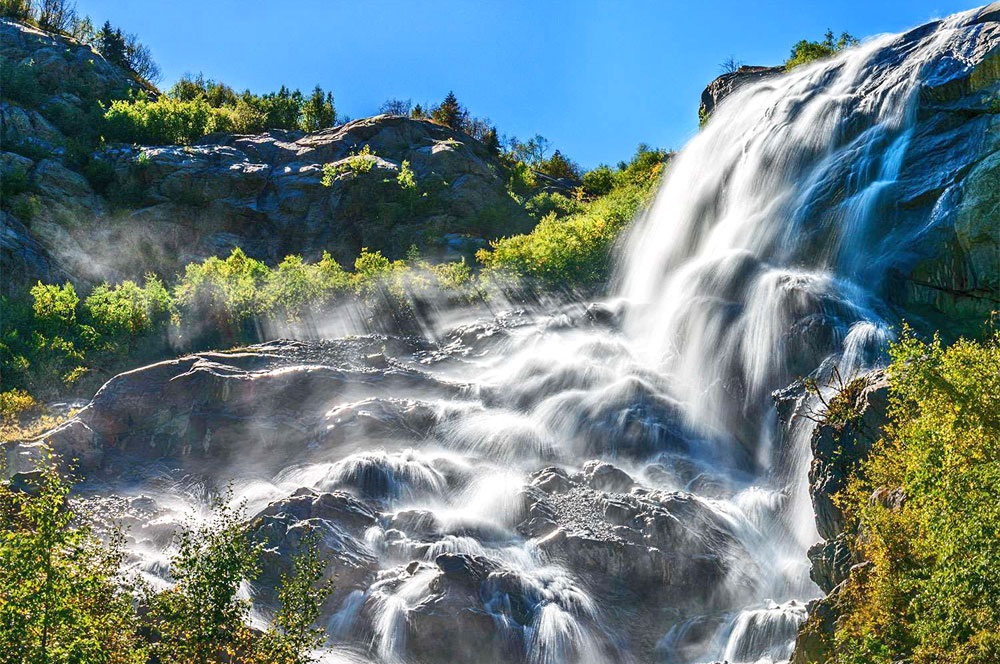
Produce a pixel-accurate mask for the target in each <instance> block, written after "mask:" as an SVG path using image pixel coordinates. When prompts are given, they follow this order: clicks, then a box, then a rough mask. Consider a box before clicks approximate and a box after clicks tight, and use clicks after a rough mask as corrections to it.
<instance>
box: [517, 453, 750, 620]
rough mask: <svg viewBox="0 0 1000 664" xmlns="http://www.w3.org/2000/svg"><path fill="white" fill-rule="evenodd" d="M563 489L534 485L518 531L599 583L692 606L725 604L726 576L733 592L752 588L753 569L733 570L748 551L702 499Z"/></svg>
mask: <svg viewBox="0 0 1000 664" xmlns="http://www.w3.org/2000/svg"><path fill="white" fill-rule="evenodd" d="M543 476H544V475H543ZM550 476H551V477H557V476H558V475H556V474H555V473H552V474H551V475H550ZM619 479H620V477H619ZM559 485H560V486H554V487H553V488H552V489H550V490H546V489H545V488H543V486H541V485H537V484H536V485H535V486H533V487H530V490H529V491H528V492H526V493H525V494H524V496H525V499H526V501H527V502H528V503H529V505H528V508H527V516H526V518H525V519H524V521H522V522H521V524H520V525H519V526H518V529H519V531H520V532H522V534H524V535H525V536H528V537H535V538H538V546H539V548H540V549H542V550H543V551H545V552H546V553H547V554H549V555H550V556H553V557H554V558H555V559H557V560H563V561H565V563H566V564H567V565H568V566H569V567H570V568H571V569H573V570H575V571H577V572H580V573H584V574H588V575H591V576H592V578H594V579H596V580H597V581H596V582H597V583H613V584H617V586H618V587H620V588H625V589H627V590H628V591H629V592H632V593H635V594H636V595H639V596H640V597H649V598H657V601H664V602H669V601H677V600H679V599H680V598H683V601H684V603H685V606H697V605H704V606H708V605H712V604H713V603H715V602H718V601H725V599H724V598H722V597H720V591H719V588H720V582H721V579H722V578H724V577H726V576H727V575H728V576H729V578H730V581H731V584H730V585H729V587H730V588H732V589H733V592H736V593H741V592H746V591H748V590H750V589H751V588H752V586H753V580H752V571H751V570H749V569H746V570H743V569H737V568H736V567H735V566H733V565H732V562H733V561H736V560H739V561H743V562H745V561H746V560H748V559H749V554H747V552H746V551H744V550H743V548H742V545H741V544H740V543H739V541H738V540H737V538H736V537H735V535H734V534H733V533H732V532H730V530H729V526H728V524H727V522H726V521H725V520H724V519H723V518H722V517H720V516H719V515H717V514H716V513H714V512H713V511H712V509H711V508H710V507H709V506H708V505H707V504H706V503H704V502H702V501H700V500H699V499H697V498H695V497H693V496H691V495H689V494H684V493H669V492H661V491H653V490H648V489H633V490H632V492H631V493H607V492H604V491H597V490H594V489H591V488H588V487H585V486H581V485H575V486H573V485H568V488H566V487H567V485H566V484H565V483H563V482H560V483H559ZM745 573H746V574H745ZM612 580H613V582H612ZM721 594H725V591H722V592H721ZM729 599H731V598H729Z"/></svg>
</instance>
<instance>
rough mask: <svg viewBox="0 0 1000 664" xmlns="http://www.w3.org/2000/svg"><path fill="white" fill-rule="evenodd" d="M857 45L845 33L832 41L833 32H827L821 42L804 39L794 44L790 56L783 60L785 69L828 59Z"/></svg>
mask: <svg viewBox="0 0 1000 664" xmlns="http://www.w3.org/2000/svg"><path fill="white" fill-rule="evenodd" d="M857 43H858V40H857V39H855V38H854V37H852V36H851V35H849V34H848V33H846V32H842V33H840V38H839V39H837V40H836V41H834V37H833V32H832V31H830V30H827V31H826V35H825V36H824V39H823V41H821V42H811V41H808V40H806V39H803V40H801V41H799V42H796V44H795V46H793V47H792V52H791V55H789V56H788V59H787V60H785V69H786V70H790V69H794V68H795V67H798V66H799V65H804V64H808V63H810V62H815V61H816V60H822V59H823V58H828V57H830V56H832V55H834V54H836V53H838V52H840V51H842V50H844V49H845V48H848V47H850V46H855V45H857Z"/></svg>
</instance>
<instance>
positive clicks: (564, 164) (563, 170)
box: [535, 150, 580, 180]
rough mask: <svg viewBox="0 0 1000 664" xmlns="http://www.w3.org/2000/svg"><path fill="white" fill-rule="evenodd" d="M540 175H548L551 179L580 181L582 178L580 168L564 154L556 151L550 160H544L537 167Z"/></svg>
mask: <svg viewBox="0 0 1000 664" xmlns="http://www.w3.org/2000/svg"><path fill="white" fill-rule="evenodd" d="M535 170H537V171H538V172H539V173H543V174H545V175H548V176H549V177H550V178H557V179H569V180H578V179H579V178H580V167H579V166H578V165H577V164H576V163H574V162H573V161H570V160H569V159H567V158H566V157H565V156H564V155H563V153H562V152H560V151H559V150H556V151H555V152H553V153H552V156H551V157H549V158H548V159H542V160H541V161H539V162H538V164H537V165H536V166H535Z"/></svg>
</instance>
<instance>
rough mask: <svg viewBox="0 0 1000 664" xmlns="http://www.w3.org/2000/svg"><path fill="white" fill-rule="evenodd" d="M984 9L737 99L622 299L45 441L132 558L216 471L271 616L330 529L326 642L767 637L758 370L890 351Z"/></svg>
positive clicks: (797, 600) (765, 646) (764, 644)
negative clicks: (905, 270) (904, 273)
mask: <svg viewBox="0 0 1000 664" xmlns="http://www.w3.org/2000/svg"><path fill="white" fill-rule="evenodd" d="M974 16H975V13H974V12H972V13H968V14H965V15H960V16H957V17H953V18H951V19H948V20H947V21H944V22H939V23H935V24H931V25H929V26H926V27H924V28H920V29H918V30H916V31H913V32H911V33H908V34H906V35H903V36H898V37H897V36H890V37H883V38H877V39H875V40H872V41H871V42H868V43H866V44H864V45H862V46H860V47H859V48H857V49H854V50H852V51H850V52H848V53H845V54H843V55H842V56H840V57H838V58H837V59H835V60H833V61H830V62H825V63H820V64H817V65H813V66H810V67H804V68H802V69H801V70H796V71H794V72H792V73H789V74H786V75H783V76H780V77H775V78H770V79H767V80H765V81H763V82H762V83H759V84H757V85H754V86H750V87H746V88H741V89H740V90H738V91H737V92H736V93H734V94H733V96H731V97H730V98H729V99H727V100H725V101H724V102H723V103H722V104H721V105H720V107H719V108H718V109H716V110H715V112H714V114H713V117H712V120H711V121H710V123H709V124H708V126H707V127H706V128H705V129H704V130H703V131H702V132H701V133H700V134H699V135H698V136H697V137H696V138H695V139H694V140H693V141H692V142H691V144H690V145H689V146H688V147H687V148H685V150H684V151H683V152H682V153H681V154H680V156H679V157H678V158H677V160H676V161H675V162H674V163H673V164H672V165H671V166H670V172H669V174H668V176H667V178H666V181H665V183H664V185H663V188H662V190H661V192H660V194H659V196H658V197H657V199H656V202H655V204H654V206H653V207H652V209H651V210H650V211H649V213H648V214H647V215H646V216H645V218H644V219H642V220H640V222H639V223H638V225H637V228H636V230H635V231H634V233H633V235H632V237H631V240H630V242H629V244H628V245H627V247H625V249H624V251H623V253H622V254H621V256H620V263H621V270H620V272H621V274H620V287H619V291H618V295H619V296H620V297H619V298H618V299H616V300H614V301H613V302H612V303H611V304H598V305H590V306H586V305H583V304H569V305H566V306H565V307H564V308H562V309H560V310H558V311H554V312H553V311H547V312H537V311H534V312H533V311H527V310H525V311H512V312H509V313H505V314H501V315H498V316H496V317H494V318H486V319H480V320H474V321H467V322H466V323H465V324H463V325H457V326H454V325H452V326H450V329H446V330H438V331H437V333H436V336H435V338H434V340H433V341H429V340H425V339H414V338H402V337H391V336H389V337H387V336H378V335H366V334H361V335H359V336H355V337H348V338H344V339H339V340H326V341H315V340H314V341H279V342H273V343H268V344H263V345H259V346H255V347H251V348H249V349H245V350H243V351H240V352H230V353H204V354H200V355H196V356H190V357H186V358H181V359H179V360H175V361H172V362H165V363H161V364H158V365H154V366H151V367H147V368H144V369H141V370H137V371H134V372H130V373H128V374H122V375H121V376H119V377H116V378H115V379H113V380H112V381H110V382H109V383H108V384H107V385H106V386H105V387H104V388H102V389H101V391H100V392H99V393H98V394H97V395H96V396H95V398H94V400H93V402H92V403H91V404H90V405H89V406H88V407H87V408H86V409H84V411H83V412H81V413H80V415H79V416H78V417H77V418H76V419H74V420H73V421H71V422H70V423H68V424H67V425H65V426H63V427H62V428H60V429H59V430H57V431H56V432H54V433H53V434H52V435H51V436H50V440H51V441H52V443H53V445H54V446H55V447H56V448H57V449H58V450H60V451H63V452H68V453H71V454H73V455H74V456H77V457H79V458H80V459H81V465H82V467H83V469H84V470H85V471H86V472H87V473H88V476H89V477H90V478H91V479H90V480H89V482H88V484H87V485H85V487H84V489H85V491H86V492H87V493H88V495H89V496H91V499H92V500H93V501H95V502H97V503H99V507H100V509H102V510H104V511H105V512H107V513H108V514H110V515H116V516H118V517H121V518H124V519H125V520H126V523H128V524H130V525H131V531H130V540H131V543H132V548H133V551H134V552H135V553H136V557H137V560H138V561H139V564H140V565H141V566H142V569H143V571H144V572H145V573H146V574H147V575H148V576H150V577H153V578H155V577H159V576H160V575H162V571H163V568H164V563H163V561H164V556H165V555H166V554H167V553H168V548H169V543H170V533H171V532H172V529H173V528H174V527H175V525H176V523H177V522H178V519H179V518H180V517H181V516H183V514H184V513H185V512H186V511H187V510H189V509H192V508H193V509H198V508H199V506H200V505H202V504H203V503H204V501H203V497H204V494H205V491H206V490H208V489H209V488H211V487H213V486H215V487H217V486H219V485H220V484H224V483H225V482H226V481H228V480H230V479H233V480H234V482H235V483H234V486H235V489H236V492H237V494H238V495H239V496H240V497H242V498H244V499H246V500H247V502H248V506H249V509H250V512H251V513H252V514H255V515H256V517H255V519H254V522H253V526H252V527H253V529H254V533H255V536H258V537H260V538H262V539H263V540H264V541H266V542H267V545H268V550H269V558H268V560H267V561H265V562H266V564H265V572H264V576H263V577H262V579H261V580H260V581H259V584H258V585H259V586H260V587H259V588H257V589H256V592H257V595H256V596H257V599H258V605H259V608H260V610H261V612H262V615H266V612H267V610H268V607H269V602H270V601H273V597H271V596H270V595H269V591H270V590H272V589H273V588H272V586H273V582H274V581H275V580H276V579H277V578H279V576H280V573H281V571H282V570H283V569H284V568H283V565H287V560H288V556H289V555H290V554H292V553H294V551H295V550H296V547H297V546H298V543H299V542H300V541H301V538H302V537H303V534H304V533H305V532H307V531H308V530H309V529H312V530H313V531H314V532H319V533H321V535H322V537H321V549H322V554H323V555H325V556H327V557H328V558H329V559H330V564H329V569H328V571H329V572H330V573H331V574H335V575H336V578H337V583H336V589H335V591H334V594H333V596H332V597H331V600H330V602H329V605H328V607H327V611H326V615H325V617H324V620H327V621H328V622H327V623H326V624H327V626H328V631H329V633H330V635H331V639H333V640H334V641H335V642H336V644H337V645H336V648H337V650H335V651H333V652H331V653H329V654H328V655H327V659H328V660H329V661H348V662H355V661H361V662H373V661H377V662H486V661H521V662H531V663H537V664H550V663H555V662H580V663H587V662H594V663H597V662H639V661H651V660H656V661H662V662H677V663H692V662H708V661H714V660H727V661H729V662H733V663H735V662H774V661H781V660H785V659H787V658H788V657H789V655H790V651H791V647H792V643H793V640H794V637H795V633H796V630H797V627H798V625H799V624H800V623H801V622H802V621H803V620H804V618H805V615H806V609H805V602H806V601H808V600H809V599H811V598H814V597H816V596H818V595H819V592H820V591H819V589H818V588H817V587H816V586H815V585H814V584H813V582H812V581H811V580H810V579H809V575H808V563H807V560H806V550H807V549H808V547H809V546H810V545H811V544H813V543H814V542H816V541H818V539H819V537H818V534H817V532H816V528H815V525H814V518H813V514H812V510H811V506H810V504H809V500H808V495H807V490H806V482H807V472H806V471H807V468H808V464H809V461H810V459H809V447H808V439H809V435H810V428H809V427H808V426H804V425H802V422H804V421H805V420H802V419H801V418H799V419H796V418H793V419H792V421H793V425H792V426H791V428H790V429H789V428H785V427H784V426H783V425H780V424H779V422H778V418H777V414H776V413H775V411H774V408H773V405H772V403H771V396H770V395H771V393H772V391H774V390H776V389H778V388H781V387H783V386H785V385H787V384H788V383H790V382H791V381H792V380H794V379H795V378H797V377H800V376H804V375H808V374H810V373H813V372H820V373H822V372H824V371H829V370H830V368H831V367H832V366H834V365H839V366H840V367H841V369H842V370H843V371H844V372H847V373H850V372H853V371H856V370H860V369H861V368H864V367H866V366H870V365H871V364H872V363H874V362H877V361H878V358H879V352H880V351H881V349H882V347H883V345H884V343H885V341H886V340H887V339H888V338H889V336H890V332H889V325H890V324H891V323H895V322H896V321H897V320H898V318H899V316H900V310H899V308H898V307H899V302H898V301H897V300H894V299H893V297H892V294H893V290H894V288H895V286H894V285H893V283H894V282H892V280H891V275H892V274H893V270H898V269H900V265H902V264H903V263H904V262H905V261H907V260H910V258H912V256H913V255H914V253H913V252H914V249H913V244H914V242H919V241H920V237H921V233H925V232H928V229H931V228H933V227H934V225H935V224H936V223H939V222H940V220H941V219H944V218H945V217H946V213H947V212H948V210H946V209H944V207H943V206H944V203H940V202H939V201H946V200H950V199H948V198H947V196H950V195H951V194H947V195H946V193H943V192H946V190H947V189H948V187H949V186H951V185H950V184H949V183H948V182H946V181H943V182H942V183H941V184H940V186H938V188H937V189H936V190H935V191H938V193H939V194H940V196H938V197H935V198H933V200H931V199H927V197H926V196H924V197H923V198H919V200H915V201H914V202H913V203H912V205H910V206H909V207H907V206H902V205H901V204H900V201H901V200H904V199H906V196H908V195H909V193H908V192H911V190H912V189H913V188H914V187H916V185H915V184H914V182H913V178H915V177H917V176H915V175H914V174H913V172H911V169H912V168H913V166H912V163H911V162H912V152H913V150H914V149H916V148H915V147H914V145H915V144H917V143H918V138H919V136H920V133H921V132H922V131H923V129H922V125H921V122H922V121H923V120H922V118H926V117H927V111H926V109H924V110H922V109H923V108H924V107H922V106H921V104H922V103H923V102H922V101H921V100H922V99H923V98H924V96H926V95H927V94H929V93H928V92H927V91H928V90H933V89H938V90H940V89H941V86H947V85H948V84H950V83H953V84H954V85H965V88H963V94H965V93H969V94H972V93H974V92H975V90H976V88H975V87H974V86H973V85H972V84H963V83H961V81H963V80H966V81H967V79H969V72H970V71H971V70H972V69H973V67H974V66H975V65H977V64H978V63H980V62H982V61H983V60H984V59H986V58H987V56H986V55H985V54H987V53H988V52H989V51H990V49H991V48H992V49H994V52H995V51H996V45H997V43H998V41H1000V30H998V26H997V23H996V21H995V20H986V19H974ZM987 18H988V17H987ZM976 21H978V22H976ZM995 57H996V56H995V54H994V56H993V58H994V60H995ZM963 77H964V78H963ZM956 81H957V83H955V82H956ZM934 86H937V87H936V88H934ZM970 89H971V92H970ZM966 96H967V95H966ZM970 122H971V121H970ZM990 122H992V120H990ZM982 131H986V129H985V128H983V129H982ZM921 140H923V139H921ZM918 152H919V151H918ZM975 158H976V156H975V154H972V153H971V152H970V153H968V154H966V155H965V156H963V155H958V156H955V157H954V159H953V161H954V163H949V164H942V165H941V167H940V168H939V169H938V170H937V171H935V172H937V173H938V174H942V178H943V179H944V180H946V178H945V177H944V176H945V175H947V173H948V172H950V171H949V169H952V170H955V171H956V172H959V171H961V172H964V171H965V170H967V166H968V164H967V163H965V165H963V164H962V163H959V162H962V160H963V159H965V161H966V162H970V161H974V160H975ZM963 163H964V162H963ZM935 215H936V216H935ZM428 329H434V325H433V322H432V321H431V322H429V323H428ZM805 422H806V424H809V423H808V421H805ZM29 452H30V449H27V448H26V450H25V453H26V454H27V453H29ZM269 584H270V585H269Z"/></svg>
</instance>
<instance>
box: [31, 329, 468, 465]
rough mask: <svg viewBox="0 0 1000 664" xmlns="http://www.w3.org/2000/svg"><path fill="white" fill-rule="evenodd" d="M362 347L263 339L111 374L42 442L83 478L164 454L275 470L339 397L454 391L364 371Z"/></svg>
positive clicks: (426, 380)
mask: <svg viewBox="0 0 1000 664" xmlns="http://www.w3.org/2000/svg"><path fill="white" fill-rule="evenodd" d="M366 344H381V342H380V340H379V338H367V339H366V338H363V337H359V338H354V339H346V340H343V341H336V342H324V343H317V344H303V343H301V342H293V343H287V344H286V343H282V342H271V343H268V344H261V345H258V346H252V347H249V348H248V349H246V350H243V351H239V352H231V353H200V354H197V355H189V356H186V357H182V358H179V359H176V360H169V361H166V362H160V363H157V364H153V365H150V366H147V367H143V368H140V369H136V370H133V371H129V372H126V373H123V374H119V375H118V376H116V377H114V378H112V379H111V380H110V381H108V382H107V383H106V384H105V385H104V386H103V387H102V388H101V389H100V390H99V391H98V392H97V394H95V395H94V398H93V399H92V400H91V402H90V403H89V404H88V405H87V406H86V407H85V408H83V409H82V410H81V411H80V412H79V413H78V414H77V415H76V416H75V417H73V418H72V419H70V420H69V421H68V422H66V423H65V424H63V425H61V426H60V427H58V428H56V429H55V430H53V431H51V432H49V433H48V434H47V435H46V436H45V437H44V441H47V442H48V443H50V444H51V445H52V447H53V449H54V450H55V451H56V452H57V453H58V454H60V455H63V456H64V457H65V458H67V459H72V458H75V459H79V464H80V468H81V470H83V471H87V472H89V471H93V470H97V469H99V468H100V467H101V466H102V464H104V462H105V461H114V462H115V463H117V464H120V465H121V467H120V468H119V471H121V472H125V473H128V472H133V469H132V468H131V465H132V464H133V463H134V462H135V461H136V460H140V461H148V460H155V459H163V458H170V459H176V460H179V461H182V462H184V463H187V464H189V465H190V470H191V471H192V472H196V473H197V472H201V471H203V470H204V465H203V464H204V460H206V459H211V460H212V461H213V462H214V463H216V464H218V463H234V464H245V465H253V464H257V465H258V466H259V467H261V468H275V469H277V468H280V467H282V466H283V465H284V464H286V463H288V462H289V461H290V460H292V459H295V460H298V461H301V460H302V459H303V458H304V456H303V455H307V454H308V453H309V452H310V450H314V449H318V447H319V444H320V442H321V441H323V440H324V439H325V437H326V436H327V435H328V431H327V426H328V425H329V420H328V419H327V413H329V411H330V409H331V407H332V406H335V404H336V402H337V400H338V398H341V395H343V394H345V393H346V392H349V391H351V390H354V389H358V390H364V391H367V392H368V393H369V394H375V395H382V397H381V398H384V397H387V396H388V395H389V394H390V393H391V394H405V393H407V391H412V392H418V391H419V392H420V393H421V394H423V395H435V394H436V395H437V396H438V397H446V396H452V395H455V394H457V393H458V392H459V391H460V390H461V389H462V388H461V386H459V385H451V384H446V383H442V382H440V381H438V380H436V379H433V378H431V377H429V376H427V375H426V374H423V373H421V372H418V371H414V370H411V369H406V368H402V367H391V368H389V369H384V370H378V369H374V368H370V367H367V366H365V363H364V361H363V358H364V357H365V355H364V353H357V351H358V350H360V349H363V348H364V347H365V345H366ZM341 346H343V348H341ZM358 357H361V358H362V361H361V362H358V360H357V358H358ZM347 358H352V359H347ZM404 410H405V409H404ZM421 412H422V411H421ZM341 440H343V438H341ZM248 441H252V443H249V442H248ZM27 447H28V446H25V445H22V446H21V448H23V449H25V450H26V449H27ZM123 454H124V456H122V455H123Z"/></svg>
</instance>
